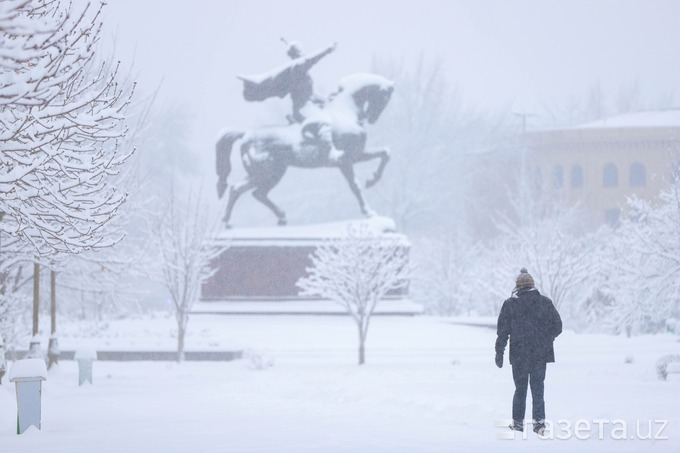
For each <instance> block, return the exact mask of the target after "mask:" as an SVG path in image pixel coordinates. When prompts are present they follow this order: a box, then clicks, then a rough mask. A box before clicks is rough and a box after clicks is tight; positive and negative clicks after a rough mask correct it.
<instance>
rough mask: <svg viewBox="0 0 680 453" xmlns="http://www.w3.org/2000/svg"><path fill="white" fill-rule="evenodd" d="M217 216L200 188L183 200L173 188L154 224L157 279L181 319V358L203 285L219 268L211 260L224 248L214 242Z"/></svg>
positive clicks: (179, 338)
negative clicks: (195, 305)
mask: <svg viewBox="0 0 680 453" xmlns="http://www.w3.org/2000/svg"><path fill="white" fill-rule="evenodd" d="M217 218H218V217H217V216H216V215H214V214H213V213H212V212H210V210H209V207H208V206H207V204H206V203H205V202H204V201H203V200H202V197H201V194H200V191H199V192H198V193H197V194H195V195H192V194H190V195H189V196H188V197H187V199H186V200H185V201H180V200H178V199H177V197H176V196H175V194H174V190H172V189H171V190H170V191H169V194H168V198H167V200H166V201H165V202H164V204H163V206H162V210H161V211H160V212H159V214H158V217H157V219H156V220H155V221H152V223H151V225H150V226H151V241H152V244H153V247H154V248H155V250H156V252H157V253H158V255H159V256H158V258H157V259H158V266H159V270H158V275H157V276H156V278H157V279H158V281H159V282H160V283H162V284H163V285H164V286H165V288H166V289H167V290H168V292H169V293H170V299H171V300H172V304H173V308H174V310H175V319H176V321H177V360H178V361H182V360H183V359H184V338H185V334H186V331H187V325H188V323H189V313H190V312H191V309H192V307H193V305H194V303H195V302H196V301H197V300H198V298H199V295H200V290H201V284H202V283H203V282H204V281H205V280H206V279H208V278H210V277H211V276H212V275H214V273H215V272H216V271H217V268H211V261H212V260H213V259H214V258H216V257H217V256H218V255H219V254H220V253H221V252H222V251H223V250H224V247H223V246H217V245H216V243H215V242H214V239H215V236H216V233H217V231H218V225H219V223H218V221H217Z"/></svg>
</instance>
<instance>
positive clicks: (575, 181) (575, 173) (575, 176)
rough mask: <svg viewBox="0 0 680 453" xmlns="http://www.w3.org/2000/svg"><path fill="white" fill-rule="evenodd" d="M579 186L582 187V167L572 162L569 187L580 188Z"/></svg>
mask: <svg viewBox="0 0 680 453" xmlns="http://www.w3.org/2000/svg"><path fill="white" fill-rule="evenodd" d="M581 187H583V167H581V166H580V165H579V164H574V166H573V167H571V188H572V189H580V188H581Z"/></svg>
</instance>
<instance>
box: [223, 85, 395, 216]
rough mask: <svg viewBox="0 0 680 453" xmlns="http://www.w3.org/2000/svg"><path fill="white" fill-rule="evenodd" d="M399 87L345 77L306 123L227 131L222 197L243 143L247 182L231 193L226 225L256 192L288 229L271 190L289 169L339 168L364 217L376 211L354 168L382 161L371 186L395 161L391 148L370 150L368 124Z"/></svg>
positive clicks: (233, 187) (231, 189)
mask: <svg viewBox="0 0 680 453" xmlns="http://www.w3.org/2000/svg"><path fill="white" fill-rule="evenodd" d="M393 90H394V83H393V82H392V81H390V80H387V79H386V78H384V77H381V76H378V75H375V74H355V75H351V76H348V77H345V78H343V79H342V80H341V81H340V85H339V87H338V89H337V90H336V91H335V92H334V93H332V94H331V95H330V96H329V97H328V100H327V101H326V103H325V104H324V105H323V106H322V107H321V108H318V109H317V111H316V113H315V114H312V115H308V116H307V119H306V121H305V122H304V123H302V124H298V123H294V124H290V125H288V126H280V127H265V128H261V129H255V130H251V131H227V132H224V133H222V135H221V136H220V138H219V140H218V141H217V144H216V145H215V151H216V157H217V162H216V163H217V165H216V168H217V175H218V181H217V194H218V196H219V197H220V198H222V196H223V195H224V193H225V191H226V189H227V177H228V176H229V173H230V172H231V161H230V157H231V150H232V148H233V147H234V144H235V143H236V142H237V141H239V140H240V150H241V161H242V162H243V166H244V168H245V170H246V173H247V176H246V178H245V179H244V180H243V181H241V182H239V183H237V184H234V185H231V186H230V188H229V200H228V202H227V209H226V213H225V216H224V222H225V224H226V225H227V227H228V226H229V220H230V217H231V213H232V210H233V209H234V205H235V204H236V201H237V200H238V198H239V197H240V196H241V195H243V194H244V193H245V192H247V191H249V190H253V196H254V197H255V199H257V200H258V201H260V202H261V203H263V204H264V205H265V206H267V207H268V208H269V209H270V210H271V211H272V212H273V213H274V214H275V215H276V217H277V219H278V224H279V225H285V224H286V214H285V213H284V212H283V211H282V210H281V209H280V208H279V207H278V206H276V205H275V204H274V203H273V202H272V201H271V200H270V199H269V198H268V196H267V195H268V194H269V191H271V190H272V188H274V186H276V184H278V183H279V181H281V178H282V177H283V175H284V173H285V172H286V169H287V168H288V167H289V166H294V167H303V168H320V167H337V168H338V169H340V171H341V172H342V174H343V176H344V177H345V179H346V180H347V182H348V183H349V187H350V189H351V190H352V192H353V193H354V195H355V196H356V198H357V201H358V202H359V207H360V208H361V212H362V213H363V214H364V215H372V214H373V211H372V210H371V209H370V208H369V207H368V205H367V204H366V201H365V200H364V196H363V193H362V191H361V188H360V187H359V184H358V183H357V181H356V178H355V175H354V164H356V163H358V162H365V161H368V160H371V159H380V165H379V167H378V169H377V170H376V172H375V173H374V175H373V178H372V179H370V180H369V181H367V183H366V187H371V186H373V185H374V184H375V183H376V182H378V180H380V178H381V176H382V173H383V170H384V169H385V165H387V161H388V160H389V150H388V149H387V148H377V149H366V129H365V127H364V123H365V122H368V123H369V124H373V123H375V122H376V121H377V120H378V118H379V117H380V114H381V113H382V112H383V110H384V109H385V107H386V106H387V104H388V102H389V101H390V98H391V96H392V92H393Z"/></svg>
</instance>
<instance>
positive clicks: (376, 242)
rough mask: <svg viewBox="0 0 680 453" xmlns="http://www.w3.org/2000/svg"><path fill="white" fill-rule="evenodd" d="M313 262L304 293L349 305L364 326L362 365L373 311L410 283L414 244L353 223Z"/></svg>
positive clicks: (303, 281) (301, 285)
mask: <svg viewBox="0 0 680 453" xmlns="http://www.w3.org/2000/svg"><path fill="white" fill-rule="evenodd" d="M311 260H312V264H313V266H312V267H311V268H308V269H307V273H308V275H307V276H306V277H303V278H301V279H300V280H299V281H298V282H297V286H298V287H299V288H300V289H301V291H300V295H302V296H319V297H322V298H325V299H330V300H331V301H333V302H335V303H337V304H339V305H341V306H343V307H344V308H345V309H346V310H347V313H348V314H349V315H350V316H351V317H352V319H354V321H355V322H356V324H357V327H358V328H359V364H360V365H361V364H363V363H364V342H365V340H366V335H367V333H368V327H369V323H370V319H371V315H372V314H373V311H374V310H375V307H376V306H377V305H378V303H379V302H380V300H382V299H383V298H384V297H385V296H386V295H387V293H388V292H389V291H391V290H394V289H398V288H401V287H403V286H405V285H407V284H408V279H409V276H410V273H411V268H410V266H409V262H408V243H406V241H405V239H404V238H403V237H402V236H398V235H380V236H377V235H374V234H372V233H371V232H370V231H369V230H368V228H367V227H366V225H365V224H362V225H361V226H359V227H353V226H351V225H350V226H349V227H348V231H347V236H346V237H341V238H336V239H329V240H327V241H326V242H324V243H322V244H321V245H319V246H318V247H317V249H316V251H315V252H314V253H313V254H312V256H311Z"/></svg>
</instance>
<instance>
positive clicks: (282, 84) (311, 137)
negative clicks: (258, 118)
mask: <svg viewBox="0 0 680 453" xmlns="http://www.w3.org/2000/svg"><path fill="white" fill-rule="evenodd" d="M281 40H282V41H283V42H284V43H285V44H287V45H288V51H287V55H288V56H289V57H290V58H291V60H292V61H291V62H290V63H289V64H287V65H285V66H283V67H279V68H276V69H274V70H273V71H270V72H269V73H265V74H262V75H257V76H239V78H240V79H241V80H242V81H243V83H244V85H243V97H244V98H245V100H246V101H263V100H265V99H268V98H270V97H274V96H278V97H281V98H282V97H284V96H286V95H287V94H289V95H290V99H291V101H292V103H293V112H292V114H291V115H286V118H287V119H288V122H289V124H295V123H297V124H302V129H301V135H302V137H301V138H302V146H303V147H304V146H315V147H319V149H321V150H322V152H323V154H325V155H326V156H319V157H326V158H327V159H328V160H329V161H335V162H337V161H338V160H339V159H340V157H342V154H343V153H342V151H339V150H338V149H336V148H335V147H334V146H333V139H332V135H331V134H329V133H328V130H329V129H330V126H329V124H328V123H327V121H326V120H325V118H324V116H325V115H324V112H323V106H324V104H325V100H324V99H323V98H322V97H321V96H319V95H317V94H316V93H314V82H313V80H312V77H311V76H310V75H309V70H310V69H311V68H312V66H314V65H315V64H316V63H317V62H318V61H320V60H321V59H322V58H323V57H325V56H326V55H328V54H330V53H331V52H333V51H334V50H335V48H336V47H337V44H336V43H333V44H332V45H330V46H328V47H326V48H324V49H322V50H320V51H316V52H313V53H310V54H307V55H304V54H303V52H302V47H301V45H300V43H299V42H296V41H293V42H290V43H289V42H288V41H286V40H285V39H283V38H281ZM310 101H311V102H312V103H313V104H316V106H317V108H316V109H314V110H312V111H311V112H310V113H308V114H307V115H308V116H305V115H303V113H302V110H303V108H304V107H306V106H307V104H308V103H309V102H310Z"/></svg>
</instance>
